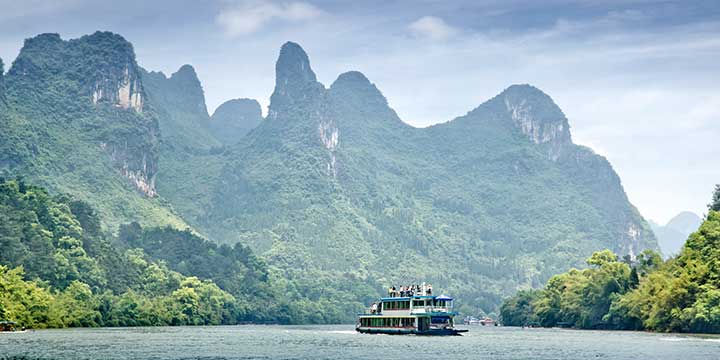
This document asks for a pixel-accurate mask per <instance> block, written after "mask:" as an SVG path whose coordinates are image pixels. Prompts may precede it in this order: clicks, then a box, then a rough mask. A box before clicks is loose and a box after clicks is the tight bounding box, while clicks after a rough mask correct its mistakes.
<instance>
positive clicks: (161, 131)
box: [0, 33, 657, 316]
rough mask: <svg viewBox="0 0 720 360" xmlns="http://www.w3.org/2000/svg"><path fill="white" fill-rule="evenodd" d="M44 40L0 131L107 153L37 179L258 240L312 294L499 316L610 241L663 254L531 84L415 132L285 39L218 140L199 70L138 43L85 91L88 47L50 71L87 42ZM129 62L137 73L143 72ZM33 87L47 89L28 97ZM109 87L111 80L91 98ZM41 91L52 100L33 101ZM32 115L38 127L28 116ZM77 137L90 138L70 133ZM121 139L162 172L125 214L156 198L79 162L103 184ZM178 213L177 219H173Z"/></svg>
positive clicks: (215, 232)
mask: <svg viewBox="0 0 720 360" xmlns="http://www.w3.org/2000/svg"><path fill="white" fill-rule="evenodd" d="M120 38H121V37H120ZM81 39H85V40H84V41H85V42H88V43H87V44H85V45H87V46H85V45H83V46H79V48H80V49H81V50H83V51H88V52H90V50H91V49H92V51H97V52H98V53H99V54H105V55H107V54H111V53H112V52H109V53H105V52H103V51H102V50H100V49H96V48H98V47H102V46H104V45H107V44H106V43H105V42H106V41H110V42H111V43H112V41H119V40H118V38H117V37H116V36H112V35H109V34H102V33H101V34H100V35H95V36H94V37H93V36H90V37H83V38H81ZM40 40H42V41H39V42H38V43H37V44H40V45H42V44H43V43H46V44H45V45H43V46H45V47H46V48H45V49H44V51H36V52H31V53H28V52H26V53H25V54H24V55H23V56H19V58H20V59H21V60H20V61H21V64H25V65H27V67H26V68H24V67H23V66H25V65H23V66H19V67H18V68H17V69H16V72H14V73H13V71H12V70H11V72H10V73H13V74H14V75H13V76H12V77H11V80H12V81H10V82H9V85H10V89H9V91H8V93H9V94H11V95H12V96H11V97H10V100H11V102H12V103H13V104H15V105H16V106H18V107H19V108H20V111H19V112H18V114H20V115H22V116H20V115H18V116H15V115H12V121H9V120H8V121H6V124H7V125H6V126H7V127H8V128H9V129H10V130H11V133H9V135H7V134H6V135H0V136H6V139H15V138H22V137H25V136H27V139H32V136H35V135H33V134H36V133H42V132H38V131H36V129H37V130H39V131H43V132H45V133H48V134H50V135H51V137H50V138H47V137H40V138H41V139H43V140H42V141H39V142H38V143H39V144H40V145H41V146H42V148H43V150H42V151H44V152H48V153H51V152H52V149H53V148H54V147H56V146H57V144H64V146H65V147H64V149H65V151H66V152H67V153H70V154H72V153H73V152H78V151H80V149H81V148H82V149H84V148H83V147H88V148H90V149H94V150H93V152H92V153H90V154H89V155H88V156H86V157H87V158H88V159H92V161H85V162H83V161H82V160H81V159H78V158H77V157H70V158H69V159H64V160H63V162H61V164H62V165H63V166H67V169H66V170H64V171H61V172H57V171H54V170H52V169H51V168H49V167H40V168H38V169H37V171H35V172H32V171H31V172H29V173H30V174H33V176H34V177H38V178H40V179H41V180H42V179H45V180H46V181H47V182H48V183H50V184H51V185H53V184H54V185H55V188H57V189H59V190H61V191H63V192H66V193H71V194H73V193H74V194H81V195H83V196H85V198H89V199H90V200H91V202H92V203H93V204H98V205H99V206H98V208H99V209H100V211H103V212H105V213H106V214H112V215H111V216H110V217H109V218H111V219H113V220H115V221H116V222H120V223H121V222H127V221H132V220H138V218H139V217H140V218H143V217H144V218H145V219H144V221H151V222H156V223H160V224H165V223H167V222H173V223H174V225H175V226H178V227H180V228H185V227H186V226H187V224H189V225H191V226H192V227H193V229H195V230H196V231H197V232H198V233H201V234H203V235H205V236H207V237H208V238H210V239H213V240H215V241H217V242H220V243H243V244H247V245H249V246H251V247H252V249H253V250H254V251H255V252H256V253H258V254H259V256H261V257H262V258H263V259H265V260H266V261H267V262H268V264H269V266H270V267H271V269H272V271H275V272H277V273H278V274H282V277H283V278H284V279H286V280H287V281H289V283H292V284H298V286H299V287H301V288H303V289H315V290H312V291H313V295H312V296H311V298H312V297H313V296H315V297H316V298H317V299H320V298H321V297H322V296H321V294H320V293H315V291H319V290H317V289H321V288H323V287H326V286H327V284H335V285H336V286H338V288H342V287H343V286H344V285H342V284H343V283H344V282H345V281H349V282H350V283H353V284H361V286H359V288H362V291H364V293H363V294H365V295H367V290H368V287H372V288H374V289H375V290H374V291H377V292H378V295H379V291H380V289H379V288H378V287H377V284H381V286H385V285H388V284H392V283H395V284H396V283H402V282H416V281H418V280H420V281H422V280H425V281H429V282H433V283H435V284H442V288H443V289H444V291H446V292H450V293H454V294H456V295H457V296H458V298H459V299H460V300H461V303H463V304H464V306H463V308H461V311H465V312H468V313H469V312H477V311H478V310H483V311H494V310H495V309H496V308H497V306H498V305H499V303H500V301H501V299H502V298H503V297H504V296H507V295H509V294H512V293H514V291H515V290H516V289H517V288H522V287H531V286H538V285H540V284H542V283H544V282H545V281H546V280H547V279H548V278H549V277H550V276H552V275H553V274H555V273H558V272H561V271H565V270H567V269H568V268H569V267H570V266H579V265H581V264H582V263H583V260H584V259H585V258H586V257H587V256H589V255H590V254H591V253H592V252H593V251H596V250H599V249H602V248H611V249H613V250H614V251H616V252H618V253H620V254H623V255H624V254H629V255H631V256H633V255H636V254H639V253H640V251H641V250H643V249H645V248H656V247H657V244H656V242H655V238H654V236H653V234H652V231H650V229H649V227H648V225H647V223H646V222H645V220H644V219H643V218H642V216H641V215H640V214H639V213H638V212H637V209H635V208H634V206H632V204H630V202H629V201H628V199H627V196H626V195H625V192H624V190H623V188H622V184H621V183H620V179H619V177H618V176H617V174H616V173H615V172H614V170H613V169H612V166H611V165H610V164H609V162H608V161H607V159H605V158H603V157H601V156H599V155H596V154H594V153H593V152H592V151H591V150H589V149H587V148H585V147H582V146H578V145H575V144H573V143H572V138H571V134H570V125H569V121H568V119H567V118H566V117H565V115H564V114H563V113H562V110H561V109H560V108H559V107H558V106H557V104H555V103H554V101H552V99H551V98H550V97H549V96H548V95H547V94H545V93H543V92H542V91H540V90H539V89H537V88H535V87H532V86H530V85H514V86H510V87H508V88H507V89H505V91H503V92H502V93H501V94H499V95H497V96H496V97H494V98H492V99H489V100H487V101H485V102H483V103H482V104H480V105H479V106H478V107H476V108H475V109H473V110H471V111H470V112H468V113H467V114H466V115H464V116H460V117H457V118H455V119H453V120H451V121H448V122H446V123H443V124H438V125H435V126H431V127H428V128H415V127H413V126H411V125H409V124H407V123H405V122H403V121H402V119H400V117H399V116H398V115H397V113H396V112H395V111H394V110H393V109H392V107H391V106H390V104H389V103H388V101H387V99H386V98H385V96H384V95H383V94H382V92H381V91H380V90H379V89H378V88H377V87H376V86H375V85H374V84H373V83H372V82H371V81H370V80H369V79H368V78H367V77H366V76H365V75H364V74H362V73H360V72H357V71H349V72H345V73H343V74H340V75H339V76H338V77H337V79H336V80H335V81H334V82H333V83H332V84H331V85H330V87H328V88H326V87H325V85H323V84H321V83H320V82H318V81H317V77H316V75H315V73H314V72H313V70H312V67H311V64H310V60H309V57H308V56H307V53H305V51H304V50H303V49H302V47H300V46H299V45H298V44H296V43H291V42H288V43H285V44H284V45H283V46H282V48H281V50H280V54H279V56H278V60H277V62H276V73H277V76H276V84H275V89H274V91H273V93H272V95H271V102H270V106H269V109H268V116H267V118H265V119H257V118H254V121H257V126H255V127H254V128H253V129H252V130H251V131H248V132H246V133H245V134H243V135H242V136H240V135H232V136H229V137H228V138H225V139H221V138H220V137H219V136H218V135H217V131H218V129H213V118H212V117H211V116H209V114H208V112H207V107H206V105H205V100H204V91H203V89H202V84H201V82H200V80H199V79H198V77H197V74H196V72H195V71H194V69H193V68H192V67H191V66H190V65H183V66H181V67H180V68H179V69H178V71H177V72H175V73H174V74H172V75H171V76H170V77H167V76H165V75H164V74H162V73H156V72H148V71H146V70H144V69H142V68H141V67H140V66H139V65H137V64H136V63H134V65H133V66H129V67H125V66H124V65H127V63H126V62H124V60H123V59H129V58H132V59H133V61H134V54H129V53H127V54H125V53H124V54H123V55H122V56H120V57H119V60H118V61H117V63H116V62H114V60H116V59H112V58H107V57H102V56H101V57H100V58H99V59H93V60H92V61H91V62H90V64H96V63H100V65H99V66H97V70H98V71H100V70H102V71H100V74H103V73H104V71H106V70H105V69H111V70H112V71H110V72H109V73H108V74H110V75H107V76H106V77H105V78H111V79H116V80H117V82H116V83H108V82H106V81H104V80H102V79H104V78H103V77H101V81H100V84H101V85H102V86H100V87H97V86H96V83H97V81H96V80H97V79H96V78H94V77H92V76H91V77H90V80H89V81H87V82H88V84H89V86H87V88H88V89H89V90H84V89H85V88H86V86H85V85H84V84H85V81H80V82H79V83H78V84H76V83H74V82H73V81H78V80H76V78H75V77H74V74H75V72H74V71H75V70H74V69H76V68H74V67H73V66H76V65H77V64H82V59H83V58H82V57H79V56H70V58H71V59H73V60H72V61H71V63H69V64H65V65H64V67H60V68H59V71H58V72H47V71H45V72H43V71H41V70H43V69H44V68H46V67H47V66H48V65H47V63H49V64H50V65H53V66H60V65H62V64H60V63H58V64H54V63H53V61H54V59H48V58H47V54H48V53H53V51H60V52H61V53H62V52H63V51H68V50H67V47H68V45H67V43H70V42H72V44H75V45H73V46H77V44H81V45H82V44H83V43H82V42H80V43H78V42H76V41H74V40H71V41H70V42H64V41H63V40H61V39H60V38H59V36H57V37H55V36H44V37H41V39H40ZM123 40H124V39H123ZM63 44H64V45H63ZM119 48H120V49H125V51H128V50H132V47H131V46H130V47H127V46H120V47H119ZM53 49H54V50H53ZM71 50H72V51H75V50H73V49H71ZM83 51H80V52H79V53H80V54H84V53H83ZM90 54H91V53H90ZM71 55H77V54H76V53H71ZM91 55H92V54H91ZM131 55H132V56H131ZM103 59H104V60H103ZM100 60H102V61H100ZM105 62H107V63H110V65H108V64H105ZM13 67H14V66H13ZM125 68H128V71H127V72H128V75H127V76H126V75H125V73H126V72H125V70H124V69H125ZM23 69H25V70H27V72H28V74H31V75H33V76H32V79H31V78H30V77H25V76H24V75H23V71H21V70H23ZM69 69H72V70H73V71H69ZM77 69H78V70H77V71H79V74H82V71H85V70H84V68H77ZM117 69H119V70H118V71H116V70H117ZM131 69H137V74H132V75H130V74H129V73H130V70H131ZM133 71H135V70H133ZM57 74H60V76H59V77H58V76H57ZM117 74H119V75H118V76H116V75H117ZM23 81H26V82H27V84H28V85H32V87H33V88H37V89H39V91H37V93H28V95H30V96H28V97H23V96H19V95H20V94H23V92H22V91H23V90H24V88H23V86H22V85H23V84H24V83H23ZM136 81H137V82H136ZM46 84H58V86H66V87H68V88H69V90H72V91H79V93H80V94H81V95H82V96H79V97H77V98H76V99H68V98H67V94H71V93H72V94H74V92H56V91H53V92H49V91H45V90H43V89H45V88H47V86H45V85H46ZM108 84H109V85H108ZM118 84H119V85H121V86H116V85H118ZM43 86H45V87H43ZM51 88H52V87H51ZM98 88H100V89H103V90H102V91H100V94H99V95H98V96H96V97H97V99H98V101H95V102H93V97H94V95H93V94H95V93H96V92H97V91H96V90H97V89H98ZM116 88H117V89H118V90H117V94H116V95H117V96H115V95H112V94H115V89H116ZM108 89H109V90H108ZM119 89H127V91H126V90H122V92H121V91H120V90H119ZM108 94H110V95H108ZM133 94H135V95H133ZM37 96H45V97H46V98H47V99H48V100H49V101H47V102H36V101H33V99H34V98H36V97H37ZM133 96H134V97H133ZM133 99H134V100H133ZM55 103H57V104H59V105H58V106H57V108H59V109H65V108H66V107H67V106H66V104H73V105H72V106H76V107H79V109H81V110H78V111H79V112H78V113H79V114H81V115H82V116H81V117H80V119H84V120H83V121H81V122H80V123H81V125H82V126H78V127H77V128H75V127H70V128H68V127H67V126H58V125H53V121H52V120H60V121H61V122H66V121H67V120H68V119H74V117H72V116H70V115H72V114H75V112H74V111H75V110H72V111H70V110H63V111H60V112H55V114H56V115H53V116H54V117H50V116H49V115H47V110H48V109H54V107H53V106H55V105H53V104H55ZM250 103H252V101H250V102H248V104H250ZM255 104H256V103H255ZM255 104H253V105H252V107H253V110H252V111H253V113H254V114H256V115H257V112H256V110H257V108H256V107H255ZM12 114H15V113H12ZM57 114H59V115H57ZM101 115H102V116H101ZM214 115H215V114H213V116H214ZM256 115H254V116H256ZM26 120H27V121H28V122H30V127H24V126H22V125H18V124H21V123H22V122H23V121H26ZM216 120H217V119H216ZM6 126H3V127H6ZM118 127H120V128H118ZM87 129H93V130H96V129H98V130H100V132H101V133H102V134H103V136H105V137H106V138H104V139H97V138H95V137H93V136H95V132H94V131H88V130H87ZM78 134H79V135H81V137H80V141H79V142H78V141H76V142H73V141H68V140H67V139H69V138H71V137H72V136H77V135H78ZM53 136H54V137H57V138H58V140H53V138H52V137H53ZM130 139H132V141H130ZM99 140H105V141H99ZM235 140H237V141H235ZM12 141H13V143H14V144H16V145H18V146H17V147H13V148H17V149H26V148H27V149H28V150H27V151H25V150H23V151H21V153H22V154H20V155H18V156H15V155H11V156H10V158H9V160H3V161H4V162H3V163H5V164H9V165H3V166H5V167H10V168H12V170H13V171H15V172H17V171H24V170H23V167H22V166H30V165H32V164H37V162H33V161H32V159H33V156H36V155H32V154H34V153H33V151H35V150H33V148H32V144H31V141H29V140H24V141H16V140H12ZM121 141H122V142H125V141H127V143H128V144H132V145H133V146H132V147H128V148H127V149H124V150H125V153H123V154H124V155H123V154H120V155H123V156H124V158H123V157H118V159H119V160H123V159H127V158H129V159H134V158H135V157H139V158H144V159H146V161H147V164H148V165H149V166H148V167H147V168H145V169H146V171H149V172H148V173H147V174H146V175H147V176H148V179H153V181H154V182H153V191H154V193H153V194H152V196H151V197H148V196H147V195H148V194H147V193H146V194H145V195H146V196H144V197H133V198H132V202H131V203H132V204H136V205H134V206H131V207H130V208H132V209H135V208H137V207H138V206H141V207H150V208H151V210H145V212H137V213H132V212H130V213H124V212H123V211H122V210H123V208H122V207H124V206H127V205H123V203H122V202H119V204H116V203H117V202H118V201H117V200H115V199H127V198H128V197H130V196H131V195H134V196H140V195H142V192H141V193H139V194H138V193H137V192H135V193H132V194H131V193H129V192H128V189H127V188H123V190H117V189H115V188H108V190H105V192H104V193H100V194H96V193H93V192H87V191H86V192H82V189H87V188H88V186H87V184H86V182H87V179H88V178H87V176H86V177H81V176H78V175H77V174H79V173H80V174H83V175H87V174H91V175H92V176H93V177H96V178H98V180H97V183H96V184H93V186H95V188H98V189H99V188H102V187H101V186H103V184H114V183H117V182H119V181H120V180H121V179H122V177H121V176H122V175H123V172H122V169H123V166H124V165H123V163H122V162H121V163H120V164H121V165H120V166H118V164H117V160H118V159H113V158H112V157H111V158H110V161H108V159H107V158H106V156H107V154H106V152H105V151H107V150H105V148H102V147H101V146H100V144H102V143H112V144H115V143H118V142H121ZM98 148H99V149H100V150H102V151H100V150H98ZM110 153H111V154H112V153H113V152H112V151H111V152H110ZM51 155H53V156H57V154H55V153H52V154H51ZM143 156H144V157H143ZM0 160H2V159H1V158H0ZM3 163H0V165H2V164H3ZM17 164H20V165H21V166H18V165H17ZM82 164H85V165H84V166H86V167H84V168H83V167H80V168H81V169H83V172H78V171H77V169H78V167H79V166H80V165H82ZM100 164H102V166H103V168H102V169H103V170H102V171H100V170H99V169H100V166H101V165H100ZM128 164H129V165H128V168H129V169H133V171H135V170H134V169H135V168H134V167H133V166H134V165H133V164H134V163H133V162H132V161H129V162H128ZM113 166H114V167H113ZM118 167H119V168H120V170H118ZM0 168H2V166H0ZM118 173H119V174H120V175H121V176H118ZM59 175H64V176H59ZM41 183H43V182H42V181H41ZM43 184H44V183H43ZM51 188H53V187H52V186H51ZM68 190H69V191H68ZM103 196H105V198H103ZM108 196H109V197H110V199H112V200H111V201H110V200H108ZM128 201H129V200H128ZM110 204H112V206H110ZM125 204H127V203H125ZM119 206H120V207H121V209H120V210H118V207H119ZM138 214H142V216H138ZM159 214H162V215H159ZM176 214H177V215H176ZM173 216H177V220H168V218H172V217H173ZM185 222H187V223H185ZM113 225H115V224H113ZM448 265H451V266H448ZM348 279H350V280H348ZM468 284H473V285H477V284H481V285H482V286H479V285H478V286H468ZM348 291H349V293H348V294H349V296H352V295H353V294H355V293H354V292H353V291H354V290H353V289H349V290H348ZM365 295H363V296H365ZM358 296H359V293H358ZM350 315H351V314H350ZM350 315H348V316H350Z"/></svg>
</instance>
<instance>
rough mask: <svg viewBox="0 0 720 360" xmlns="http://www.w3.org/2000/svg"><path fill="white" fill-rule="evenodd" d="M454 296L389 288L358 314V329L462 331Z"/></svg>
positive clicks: (373, 331)
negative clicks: (454, 309)
mask: <svg viewBox="0 0 720 360" xmlns="http://www.w3.org/2000/svg"><path fill="white" fill-rule="evenodd" d="M452 308H453V298H451V297H449V296H447V295H439V296H434V295H431V294H429V291H427V288H426V287H425V286H424V285H423V286H422V287H418V291H393V290H391V291H390V296H389V297H384V298H381V299H380V301H378V302H376V303H373V306H372V307H371V308H370V309H368V310H367V311H366V312H365V313H362V314H358V322H357V324H356V326H355V330H357V331H358V332H361V333H366V334H414V335H460V334H461V333H464V332H467V330H460V329H456V328H455V320H454V318H455V315H457V313H456V312H454V311H453V310H452Z"/></svg>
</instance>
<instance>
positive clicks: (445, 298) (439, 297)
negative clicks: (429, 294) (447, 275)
mask: <svg viewBox="0 0 720 360" xmlns="http://www.w3.org/2000/svg"><path fill="white" fill-rule="evenodd" d="M452 299H453V298H451V297H449V296H447V295H440V296H438V297H436V298H435V300H445V301H452Z"/></svg>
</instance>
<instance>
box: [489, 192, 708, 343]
mask: <svg viewBox="0 0 720 360" xmlns="http://www.w3.org/2000/svg"><path fill="white" fill-rule="evenodd" d="M587 262H588V265H590V268H589V269H585V270H575V269H573V270H570V271H569V272H567V273H564V274H560V275H557V276H554V277H552V278H551V279H550V281H548V283H547V284H546V285H545V287H544V288H543V289H542V290H529V291H521V292H520V293H518V294H517V295H515V296H514V297H512V298H509V299H507V300H506V301H505V302H504V304H503V305H502V307H501V316H502V319H503V322H504V323H505V324H506V325H515V326H521V325H533V324H536V325H542V326H573V327H578V328H586V329H592V328H602V329H623V330H653V331H674V332H701V333H720V186H718V187H717V188H716V190H715V193H714V196H713V202H712V203H711V204H710V209H709V213H708V215H707V217H706V218H705V220H704V222H703V223H702V225H700V228H699V229H698V230H697V231H696V232H694V233H693V234H691V235H690V237H689V238H688V239H687V241H686V242H685V244H684V246H683V247H682V249H681V251H680V254H679V255H677V256H676V257H673V258H671V259H669V260H667V261H665V262H663V261H662V260H661V258H660V256H659V255H658V254H657V253H652V252H644V253H643V254H641V256H639V257H638V258H637V259H635V260H633V259H630V258H624V259H622V260H621V259H618V257H617V256H616V255H615V254H613V253H612V252H610V251H608V250H605V251H603V252H598V253H595V254H593V255H592V256H591V257H590V258H589V259H588V261H587Z"/></svg>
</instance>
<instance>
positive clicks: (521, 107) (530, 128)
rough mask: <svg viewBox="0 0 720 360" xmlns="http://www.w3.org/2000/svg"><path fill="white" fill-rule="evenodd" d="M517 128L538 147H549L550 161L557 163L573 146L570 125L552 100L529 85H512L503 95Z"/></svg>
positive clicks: (501, 95) (547, 148)
mask: <svg viewBox="0 0 720 360" xmlns="http://www.w3.org/2000/svg"><path fill="white" fill-rule="evenodd" d="M500 97H501V98H502V101H503V102H504V103H505V108H506V109H507V112H508V113H509V114H510V118H511V119H512V121H513V123H514V124H515V126H516V127H517V128H518V129H520V130H521V131H522V133H523V134H525V136H527V138H528V139H529V140H530V141H532V142H533V143H535V144H536V145H543V146H544V147H545V148H546V151H547V155H548V158H549V159H550V160H553V161H557V160H558V159H559V158H560V156H561V155H562V152H563V149H565V148H566V147H567V146H568V145H571V144H572V140H571V138H570V125H568V121H567V118H566V117H565V114H563V112H562V111H561V110H560V108H559V107H558V106H557V105H555V103H554V102H553V101H552V99H551V98H550V97H549V96H547V95H546V94H545V93H543V92H542V91H540V90H538V89H537V88H535V87H533V86H530V85H513V86H511V87H509V88H508V89H507V90H505V91H503V93H502V94H500Z"/></svg>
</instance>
